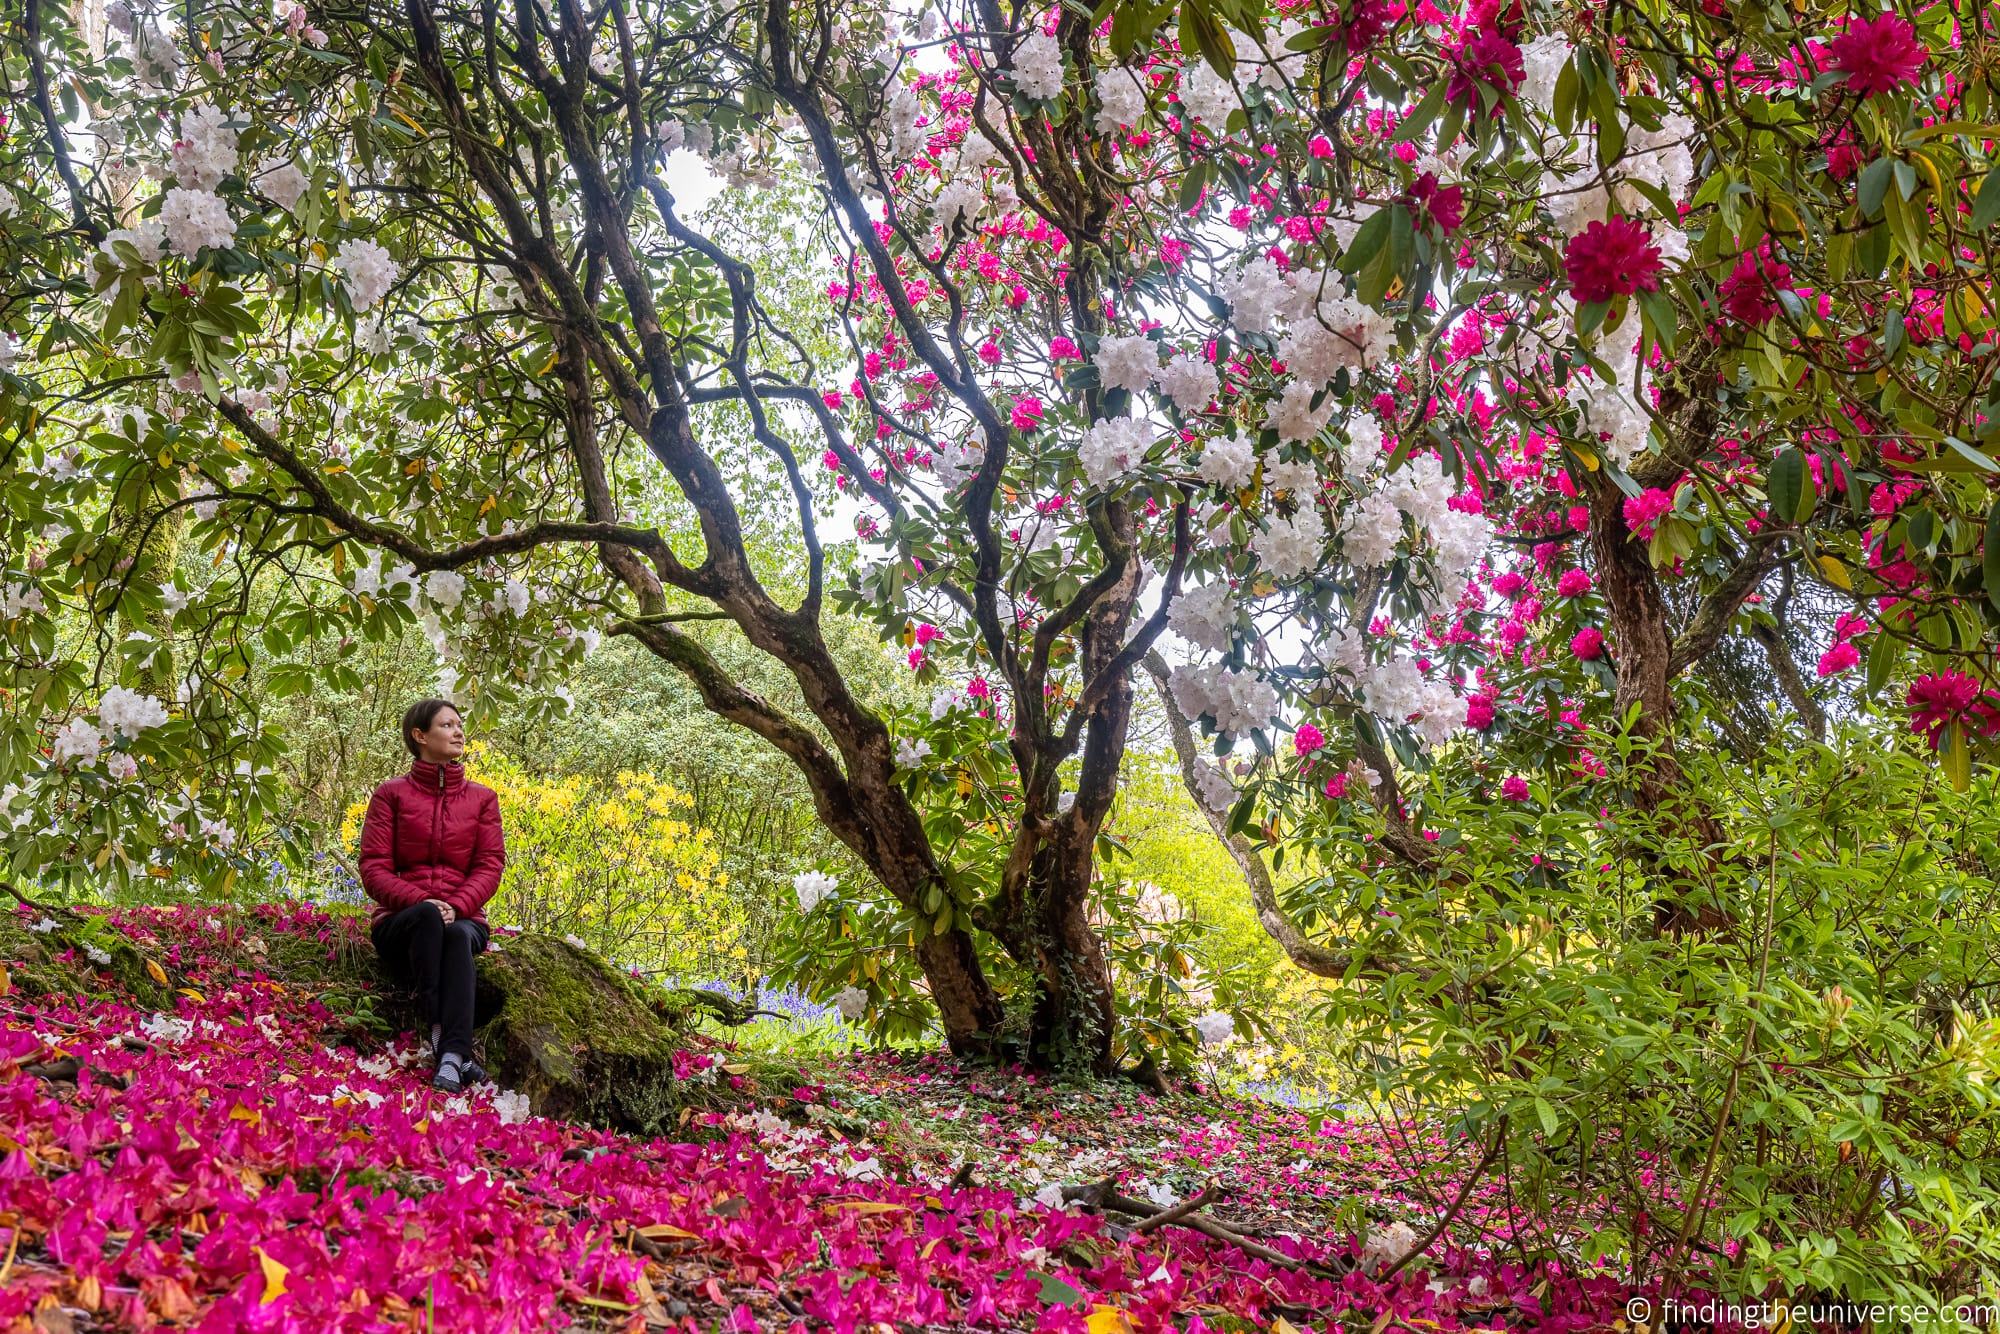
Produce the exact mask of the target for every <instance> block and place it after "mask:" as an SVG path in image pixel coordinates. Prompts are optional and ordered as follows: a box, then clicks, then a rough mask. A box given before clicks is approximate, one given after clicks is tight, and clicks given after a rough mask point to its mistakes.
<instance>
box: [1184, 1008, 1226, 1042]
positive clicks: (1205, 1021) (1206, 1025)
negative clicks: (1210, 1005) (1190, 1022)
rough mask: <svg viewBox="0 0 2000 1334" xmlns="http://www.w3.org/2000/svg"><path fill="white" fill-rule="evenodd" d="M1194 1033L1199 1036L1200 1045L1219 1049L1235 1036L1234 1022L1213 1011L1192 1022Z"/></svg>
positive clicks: (1224, 1015)
mask: <svg viewBox="0 0 2000 1334" xmlns="http://www.w3.org/2000/svg"><path fill="white" fill-rule="evenodd" d="M1194 1031H1195V1032H1196V1033H1198V1034H1200V1035H1201V1041H1202V1045H1204V1046H1208V1047H1219V1046H1221V1045H1222V1044H1223V1043H1225V1042H1227V1041H1229V1039H1231V1038H1232V1037H1234V1036H1236V1021H1235V1020H1234V1019H1232V1018H1231V1017H1230V1016H1228V1015H1226V1014H1223V1013H1221V1012H1219V1011H1213V1012H1210V1013H1208V1014H1204V1015H1202V1016H1200V1017H1199V1018H1197V1019H1196V1020H1195V1021H1194Z"/></svg>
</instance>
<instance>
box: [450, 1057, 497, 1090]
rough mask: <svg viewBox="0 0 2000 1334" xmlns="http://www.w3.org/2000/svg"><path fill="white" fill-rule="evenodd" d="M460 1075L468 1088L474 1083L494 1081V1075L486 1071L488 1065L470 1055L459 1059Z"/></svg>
mask: <svg viewBox="0 0 2000 1334" xmlns="http://www.w3.org/2000/svg"><path fill="white" fill-rule="evenodd" d="M458 1077H459V1079H460V1080H461V1081H463V1082H464V1084H465V1086H466V1087H467V1088H470V1087H471V1086H472V1085H474V1084H490V1083H492V1082H493V1076H492V1075H489V1074H487V1073H486V1067H485V1066H483V1065H481V1064H480V1063H479V1062H477V1061H475V1060H473V1059H472V1058H471V1057H470V1056H467V1057H465V1058H464V1059H463V1060H461V1061H459V1063H458Z"/></svg>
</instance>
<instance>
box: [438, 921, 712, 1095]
mask: <svg viewBox="0 0 2000 1334" xmlns="http://www.w3.org/2000/svg"><path fill="white" fill-rule="evenodd" d="M499 944H500V948H499V950H498V951H497V952H489V953H487V954H485V955H482V956H481V957H480V960H479V989H478V997H477V1001H476V1004H475V1008H474V1016H475V1023H476V1025H477V1029H478V1034H477V1037H478V1043H479V1047H480V1051H481V1053H482V1055H483V1057H484V1059H485V1062H486V1065H487V1068H488V1069H489V1070H490V1071H491V1072H492V1074H493V1077H494V1078H495V1079H497V1080H498V1081H500V1083H502V1084H503V1085H506V1086H507V1087H509V1088H513V1089H517V1090H519V1091H520V1092H522V1093H525V1094H527V1095H528V1101H529V1105H530V1106H532V1107H533V1108H534V1110H535V1111H536V1112H538V1113H540V1114H541V1115H544V1116H555V1117H563V1118H566V1119H569V1120H576V1121H588V1122H591V1123H592V1124H595V1125H601V1126H606V1127H609V1128H612V1129H617V1130H625V1131H632V1132H635V1133H639V1134H656V1133H658V1132H660V1131H662V1130H664V1129H667V1128H668V1127H670V1126H671V1125H672V1124H673V1123H674V1121H675V1120H676V1118H677V1117H678V1116H679V1114H680V1112H681V1110H682V1109H683V1108H685V1107H688V1106H691V1105H694V1104H696V1103H703V1102H707V1101H709V1096H708V1095H709V1094H710V1093H711V1092H712V1091H713V1087H714V1086H713V1085H711V1084H708V1083H706V1082H700V1083H697V1082H695V1081H691V1080H682V1079H680V1078H678V1077H677V1076H676V1075H675V1073H674V1056H675V1053H676V1052H679V1051H682V1050H684V1049H686V1048H687V1047H689V1046H690V1041H689V1035H690V1033H691V1032H692V1031H693V1030H694V1028H695V1026H696V1023H697V1021H698V1019H699V1016H700V1014H701V1013H702V1012H703V1011H704V1010H709V1011H713V1010H714V1009H715V1008H716V1006H715V1004H714V1002H713V1000H712V998H710V997H708V996H707V995H706V994H705V993H701V992H690V991H663V990H660V989H658V988H649V987H646V986H643V985H641V984H640V983H638V982H636V981H634V980H633V979H632V978H630V977H628V976H626V975H625V974H623V973H620V972H619V971H618V970H617V969H615V968H613V967H612V966H611V965H609V964H608V963H606V962H605V961H604V960H603V959H602V958H600V957H599V956H597V955H596V954H593V953H591V952H590V951H589V950H586V949H579V948H578V947H576V946H574V945H571V944H569V943H568V942H567V941H564V940H559V939H557V938H555V937H554V936H539V935H521V936H506V937H502V938H500V941H499Z"/></svg>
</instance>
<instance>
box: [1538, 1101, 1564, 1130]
mask: <svg viewBox="0 0 2000 1334" xmlns="http://www.w3.org/2000/svg"><path fill="white" fill-rule="evenodd" d="M1535 1115H1536V1116H1538V1117H1540V1118H1541V1121H1542V1133H1543V1134H1545V1135H1553V1134H1555V1133H1556V1131H1557V1130H1559V1129H1561V1128H1562V1121H1561V1119H1560V1118H1559V1117H1557V1116H1556V1109H1555V1107H1554V1106H1553V1105H1552V1104H1551V1103H1550V1102H1549V1100H1548V1099H1547V1098H1536V1099H1535Z"/></svg>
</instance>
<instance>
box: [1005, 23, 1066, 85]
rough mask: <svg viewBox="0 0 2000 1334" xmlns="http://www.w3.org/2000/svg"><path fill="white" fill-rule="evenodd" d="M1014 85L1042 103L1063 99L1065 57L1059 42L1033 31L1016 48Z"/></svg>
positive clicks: (1047, 35)
mask: <svg viewBox="0 0 2000 1334" xmlns="http://www.w3.org/2000/svg"><path fill="white" fill-rule="evenodd" d="M1014 86H1015V87H1016V88H1018V89H1020V90H1021V92H1022V94H1023V95H1025V96H1027V97H1032V98H1035V99H1037V100H1038V101H1045V102H1046V101H1050V100H1053V99H1054V98H1057V97H1060V96H1062V90H1063V57H1062V48H1061V47H1060V46H1058V45H1057V44H1056V39H1055V38H1054V37H1052V36H1050V35H1049V34H1047V33H1045V32H1032V33H1029V34H1028V35H1027V36H1026V37H1024V38H1022V39H1021V44H1020V45H1019V46H1017V47H1015V48H1014Z"/></svg>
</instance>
